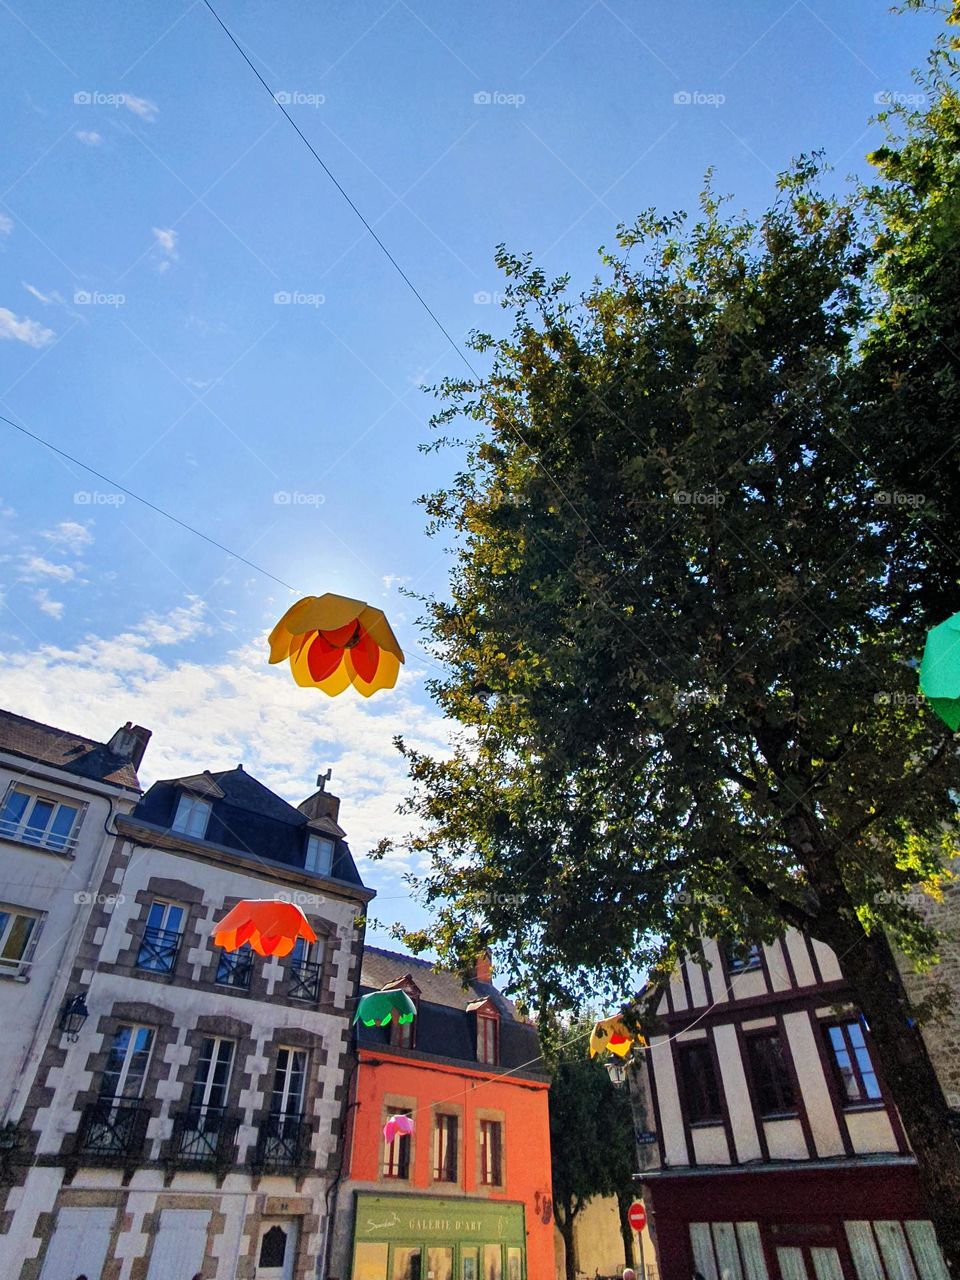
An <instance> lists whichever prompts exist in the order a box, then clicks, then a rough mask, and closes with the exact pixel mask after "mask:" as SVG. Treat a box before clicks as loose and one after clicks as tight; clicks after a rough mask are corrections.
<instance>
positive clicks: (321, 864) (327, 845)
mask: <svg viewBox="0 0 960 1280" xmlns="http://www.w3.org/2000/svg"><path fill="white" fill-rule="evenodd" d="M336 852H337V847H336V844H335V842H334V841H333V840H332V839H331V838H330V836H324V835H321V834H320V833H319V832H317V831H311V832H310V834H309V835H308V836H307V852H306V856H305V857H304V862H303V869H304V871H312V872H313V873H314V875H318V876H329V875H331V874H332V873H333V859H334V856H335V855H336Z"/></svg>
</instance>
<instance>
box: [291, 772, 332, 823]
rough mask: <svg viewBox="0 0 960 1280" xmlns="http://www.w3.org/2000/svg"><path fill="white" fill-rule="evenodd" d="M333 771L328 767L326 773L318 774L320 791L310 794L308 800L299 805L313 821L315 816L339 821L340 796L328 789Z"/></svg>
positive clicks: (303, 812)
mask: <svg viewBox="0 0 960 1280" xmlns="http://www.w3.org/2000/svg"><path fill="white" fill-rule="evenodd" d="M331 773H332V770H331V769H328V770H327V772H326V773H320V774H318V775H317V786H318V787H319V788H320V789H319V791H315V792H314V793H313V795H312V796H308V797H307V799H306V800H303V801H301V803H300V804H298V805H297V808H298V809H299V810H300V812H301V813H302V814H303V815H304V816H305V817H307V818H309V819H310V820H311V821H313V819H314V818H332V819H333V821H334V822H337V821H338V819H339V817H340V797H339V796H335V795H333V794H332V792H330V791H327V790H326V785H327V783H328V782H329V781H330V775H331Z"/></svg>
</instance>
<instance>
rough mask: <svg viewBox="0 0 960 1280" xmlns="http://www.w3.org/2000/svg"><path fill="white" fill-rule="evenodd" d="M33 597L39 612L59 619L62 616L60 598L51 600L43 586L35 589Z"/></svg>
mask: <svg viewBox="0 0 960 1280" xmlns="http://www.w3.org/2000/svg"><path fill="white" fill-rule="evenodd" d="M33 599H34V602H35V604H36V606H37V608H38V609H39V610H40V612H41V613H45V614H47V616H48V617H51V618H58V619H59V618H62V617H63V602H62V601H61V600H51V599H50V593H49V591H47V589H46V588H45V587H41V589H40V590H39V591H35V592H34V593H33Z"/></svg>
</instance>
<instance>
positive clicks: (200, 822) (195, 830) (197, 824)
mask: <svg viewBox="0 0 960 1280" xmlns="http://www.w3.org/2000/svg"><path fill="white" fill-rule="evenodd" d="M210 809H211V804H210V801H209V800H204V799H203V798H202V797H201V796H195V795H191V794H190V792H189V791H184V792H182V793H181V796H180V799H179V801H178V802H177V812H176V813H175V814H174V815H173V830H174V831H182V832H183V834H184V835H185V836H195V837H196V839H198V840H202V839H203V837H204V836H205V835H206V834H207V820H208V819H209V817H210Z"/></svg>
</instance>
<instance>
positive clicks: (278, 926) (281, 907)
mask: <svg viewBox="0 0 960 1280" xmlns="http://www.w3.org/2000/svg"><path fill="white" fill-rule="evenodd" d="M213 930H214V933H213V940H214V942H215V943H216V944H217V946H218V947H223V949H224V951H239V950H240V948H241V947H242V946H243V945H244V943H249V944H250V946H251V947H252V948H253V950H254V951H256V953H257V954H258V955H261V956H288V955H289V954H290V952H291V951H292V950H293V948H294V947H295V946H296V942H297V939H298V938H303V939H304V941H306V942H316V940H317V935H316V934H315V933H314V931H313V929H311V927H310V923H309V921H308V920H307V917H306V916H305V915H304V914H303V912H302V911H301V910H300V908H299V907H298V906H297V905H296V903H295V902H277V901H275V900H274V899H273V898H252V899H249V898H247V899H244V901H243V902H238V903H237V905H236V906H235V907H234V908H233V910H232V911H228V912H227V914H226V915H225V916H224V917H223V919H222V920H220V921H218V922H217V923H216V924H215V925H214V926H213Z"/></svg>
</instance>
